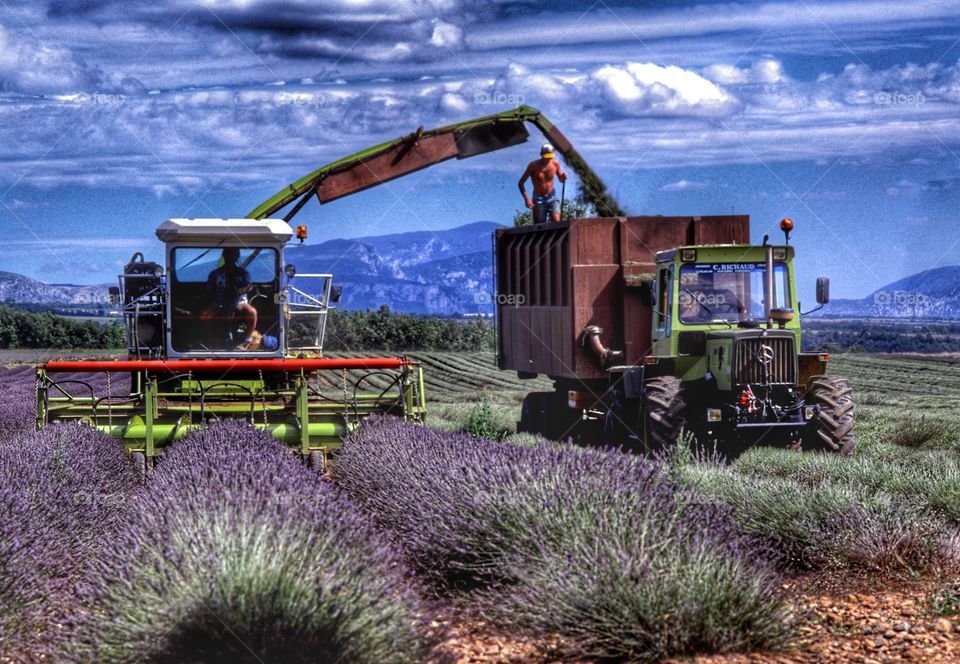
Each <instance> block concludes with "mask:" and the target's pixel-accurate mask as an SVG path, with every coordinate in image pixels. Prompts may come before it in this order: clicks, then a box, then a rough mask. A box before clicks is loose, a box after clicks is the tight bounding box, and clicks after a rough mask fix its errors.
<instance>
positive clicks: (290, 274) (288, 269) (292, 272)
mask: <svg viewBox="0 0 960 664" xmlns="http://www.w3.org/2000/svg"><path fill="white" fill-rule="evenodd" d="M283 271H284V273H286V275H287V279H293V278H294V277H295V276H297V268H295V267H294V266H293V264H292V263H287V265H286V266H285V267H284V268H283Z"/></svg>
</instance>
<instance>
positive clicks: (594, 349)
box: [583, 325, 623, 367]
mask: <svg viewBox="0 0 960 664" xmlns="http://www.w3.org/2000/svg"><path fill="white" fill-rule="evenodd" d="M601 334H603V328H602V327H600V326H599V325H587V326H586V327H585V328H583V343H584V345H585V346H588V347H589V348H590V352H591V353H593V356H594V357H595V358H596V359H598V360H600V366H602V367H605V366H607V365H608V364H612V363H613V362H615V361H617V360H621V359H623V351H622V350H613V349H612V348H607V347H606V346H604V345H603V342H602V341H601V340H600V335H601Z"/></svg>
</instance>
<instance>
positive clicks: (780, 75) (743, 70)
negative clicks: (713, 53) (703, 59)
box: [703, 59, 789, 85]
mask: <svg viewBox="0 0 960 664" xmlns="http://www.w3.org/2000/svg"><path fill="white" fill-rule="evenodd" d="M703 75H704V76H705V77H707V78H708V79H710V80H711V81H714V82H716V83H719V84H721V85H745V84H750V83H759V84H763V85H774V84H777V83H785V82H787V81H788V80H789V79H788V78H787V75H786V74H785V73H784V72H783V65H782V64H781V63H780V62H779V61H778V60H773V59H764V60H759V61H758V62H755V63H753V64H752V65H750V66H749V67H738V66H736V65H727V64H716V65H710V66H709V67H707V68H705V69H704V70H703Z"/></svg>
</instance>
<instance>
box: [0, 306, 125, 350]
mask: <svg viewBox="0 0 960 664" xmlns="http://www.w3.org/2000/svg"><path fill="white" fill-rule="evenodd" d="M125 345H126V341H125V338H124V332H123V326H122V325H121V324H120V323H111V324H109V325H98V324H97V323H94V322H93V321H77V320H70V319H69V318H65V317H63V316H57V315H55V314H52V313H50V312H43V313H37V312H29V311H20V310H19V309H14V308H13V307H8V306H0V348H123V347H125Z"/></svg>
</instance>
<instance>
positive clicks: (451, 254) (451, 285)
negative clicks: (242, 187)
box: [0, 221, 498, 315]
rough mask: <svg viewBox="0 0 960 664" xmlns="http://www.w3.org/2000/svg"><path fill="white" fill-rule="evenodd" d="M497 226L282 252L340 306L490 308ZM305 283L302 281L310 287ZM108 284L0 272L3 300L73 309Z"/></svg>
mask: <svg viewBox="0 0 960 664" xmlns="http://www.w3.org/2000/svg"><path fill="white" fill-rule="evenodd" d="M497 227H498V225H497V224H495V223H493V222H490V221H479V222H475V223H471V224H466V225H464V226H458V227H457V228H451V229H448V230H442V231H435V232H434V231H413V232H409V233H393V234H390V235H378V236H369V237H359V238H350V239H336V240H328V241H326V242H321V243H319V244H308V245H304V246H299V247H298V246H293V245H291V246H290V247H288V249H287V251H286V254H285V255H286V260H287V262H288V263H293V265H294V266H296V268H297V272H299V273H301V274H310V273H332V274H333V280H334V283H336V284H338V285H340V286H342V287H343V298H342V300H341V305H340V306H342V307H343V308H345V309H376V308H378V307H380V305H382V304H386V305H387V306H389V307H390V308H391V309H393V310H395V311H407V312H412V313H421V314H438V315H450V314H458V313H493V306H492V305H490V304H486V302H488V301H489V297H487V296H486V295H487V294H488V293H490V291H492V289H493V265H492V254H491V249H492V243H491V234H492V233H493V231H494V230H495V229H496V228H497ZM211 267H212V264H210V265H207V264H206V263H197V264H196V267H195V269H196V270H197V271H198V272H199V274H201V275H204V274H206V273H207V272H209V270H210V269H211ZM192 269H194V268H192ZM193 276H194V277H195V276H196V275H193ZM309 283H310V282H309V281H306V280H304V281H303V282H302V284H303V285H304V290H306V291H307V292H310V290H311V289H310V288H309V287H308V286H307V284H309ZM107 287H108V286H107V285H106V284H104V285H98V286H73V285H65V284H45V283H43V282H41V281H37V280H36V279H31V278H29V277H24V276H21V275H19V274H14V273H12V272H0V303H3V302H10V303H12V302H16V303H20V304H42V305H49V304H58V305H68V304H69V305H72V306H71V309H75V308H77V307H78V306H79V305H83V304H89V305H91V306H90V309H94V310H95V309H96V308H97V305H98V304H105V305H106V303H107ZM107 306H109V305H107Z"/></svg>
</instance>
